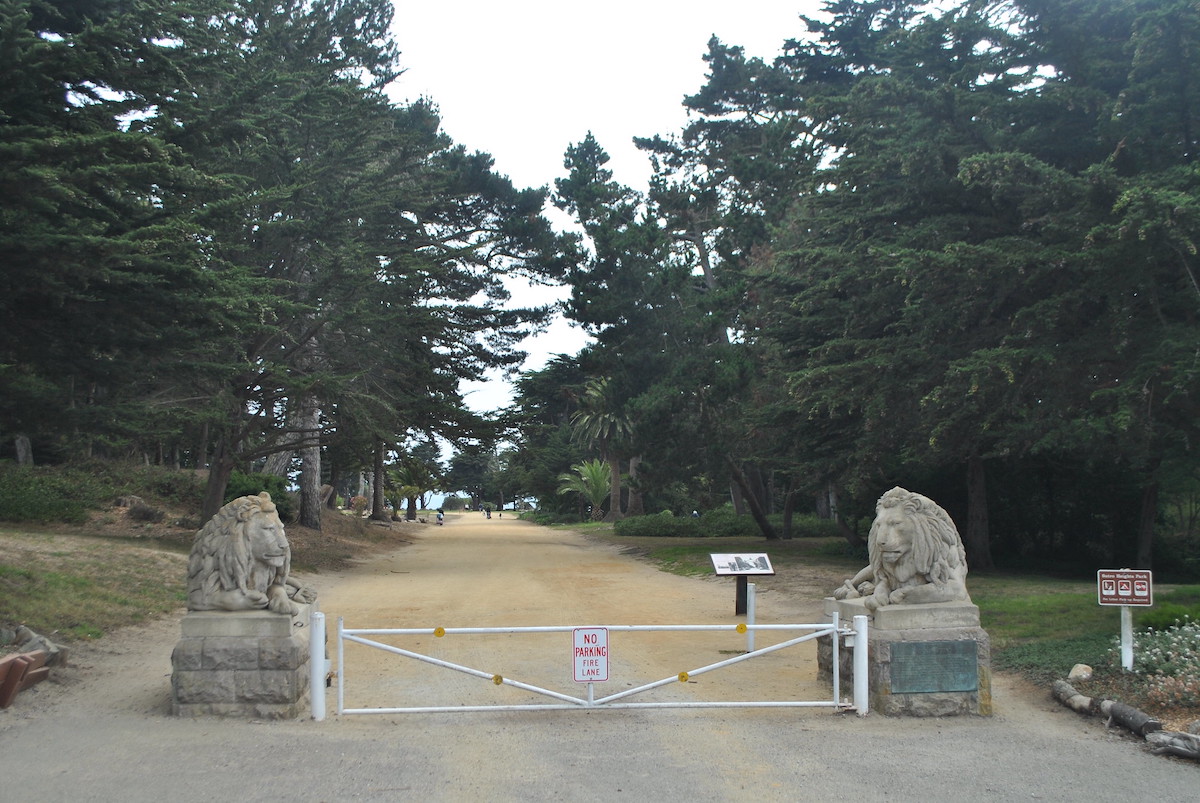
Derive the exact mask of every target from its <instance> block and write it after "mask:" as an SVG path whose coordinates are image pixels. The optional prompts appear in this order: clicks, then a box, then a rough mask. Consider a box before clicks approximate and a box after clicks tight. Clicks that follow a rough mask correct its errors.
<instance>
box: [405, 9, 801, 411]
mask: <svg viewBox="0 0 1200 803" xmlns="http://www.w3.org/2000/svg"><path fill="white" fill-rule="evenodd" d="M820 5H821V4H820V2H819V0H742V2H729V1H728V0H724V1H722V2H715V1H714V0H640V2H635V1H634V0H600V1H599V2H578V0H441V2H430V1H429V0H422V2H412V1H411V0H395V7H396V17H395V20H396V21H395V31H396V39H397V41H398V43H399V45H400V49H401V51H402V55H401V63H402V65H403V66H404V68H405V69H406V72H405V74H404V75H403V76H401V78H400V80H399V82H398V83H397V85H396V87H395V88H394V89H393V91H392V92H391V95H392V97H393V98H394V99H396V100H398V101H405V100H416V99H418V98H421V97H427V98H430V99H431V100H433V102H434V103H436V104H437V105H438V107H439V108H440V110H441V115H442V125H443V129H444V130H445V132H446V133H447V134H448V135H449V136H450V137H451V138H452V139H453V140H454V141H455V142H457V143H460V144H463V145H465V146H467V147H468V148H469V149H471V150H481V151H486V152H487V153H490V154H491V155H492V156H493V157H495V160H496V171H497V172H499V173H502V174H504V175H507V176H509V177H510V178H511V179H512V181H513V183H514V184H516V185H517V186H519V187H541V186H547V185H548V186H551V187H553V182H554V179H556V178H560V177H561V176H562V174H563V166H562V160H563V153H564V152H565V151H566V149H567V147H568V146H569V145H571V144H572V143H576V142H579V141H581V140H582V139H583V138H584V137H585V136H586V135H587V133H588V131H591V132H592V133H593V134H594V135H595V137H596V139H597V140H598V141H599V143H600V145H601V146H602V147H603V148H604V149H605V150H606V151H608V153H609V155H610V156H611V157H612V161H611V162H610V163H609V167H610V168H611V169H612V170H613V173H614V177H615V179H616V180H617V181H619V182H621V183H622V184H626V185H629V186H631V187H634V188H635V189H639V190H644V189H645V188H646V182H647V179H648V177H649V172H650V168H649V163H648V161H647V160H646V159H645V157H644V156H643V155H642V154H641V153H640V152H639V151H638V150H637V149H636V148H634V146H633V144H632V138H633V137H635V136H653V135H654V134H671V133H674V132H677V131H679V130H680V129H681V128H682V127H683V125H684V124H685V123H686V121H687V116H686V114H685V112H684V110H683V108H682V105H681V103H682V100H683V98H684V96H685V95H689V94H692V93H694V92H696V91H697V90H698V89H699V88H700V87H701V86H702V85H703V84H704V80H705V72H706V65H705V63H704V61H703V59H702V57H703V55H704V54H705V52H706V51H707V45H708V40H709V37H711V36H713V35H716V36H717V37H718V38H719V39H720V40H721V41H722V42H724V43H726V44H729V45H740V46H742V47H744V48H745V50H746V53H747V54H748V55H750V56H760V57H762V58H764V59H770V58H773V57H774V56H775V55H777V54H778V52H779V49H780V46H781V45H782V44H783V42H784V40H786V39H788V38H793V37H799V36H801V35H802V34H803V24H802V23H801V22H800V20H799V15H800V14H801V13H805V14H808V15H810V16H813V15H816V14H817V11H818V9H819V8H820ZM544 298H547V296H545V295H544V291H543V295H541V296H539V295H537V294H524V297H523V298H522V299H521V300H522V301H529V302H533V303H538V302H539V301H541V300H542V299H544ZM584 342H585V341H584V337H583V335H582V334H581V333H579V332H578V330H573V329H571V328H569V327H567V326H566V325H565V324H564V323H561V322H560V323H559V324H556V325H555V326H554V327H553V328H552V329H551V331H550V333H548V334H547V335H543V336H541V337H539V338H538V339H536V340H535V341H533V342H531V343H528V344H526V347H527V348H528V349H529V351H530V359H529V360H528V361H527V362H526V365H525V367H526V369H537V368H540V367H542V365H544V363H545V360H546V359H547V357H548V356H549V355H550V354H557V353H567V354H574V353H576V352H577V351H578V350H579V348H580V347H581V346H582V345H583V343H584ZM465 390H467V391H468V393H469V395H468V403H469V404H470V405H471V406H472V407H473V408H474V409H477V410H492V409H496V408H497V407H500V406H503V405H504V404H507V403H508V401H509V394H508V389H507V387H506V386H504V385H503V383H501V382H494V383H488V384H486V385H484V386H475V385H473V386H472V387H470V388H465Z"/></svg>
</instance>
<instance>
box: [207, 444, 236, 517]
mask: <svg viewBox="0 0 1200 803" xmlns="http://www.w3.org/2000/svg"><path fill="white" fill-rule="evenodd" d="M231 474H233V455H232V454H231V453H230V449H229V444H228V442H227V441H226V438H225V436H224V435H222V436H221V440H220V441H219V442H218V443H217V451H216V454H214V455H213V459H212V466H211V467H210V468H209V470H208V482H207V483H205V485H204V504H203V505H202V506H201V508H200V521H201V523H205V522H207V521H208V520H209V519H211V518H212V517H213V516H215V515H217V511H218V510H220V509H221V506H222V505H223V504H225V489H226V488H228V487H229V477H230V475H231Z"/></svg>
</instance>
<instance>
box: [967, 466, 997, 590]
mask: <svg viewBox="0 0 1200 803" xmlns="http://www.w3.org/2000/svg"><path fill="white" fill-rule="evenodd" d="M963 547H964V548H965V549H966V551H967V565H968V566H970V567H971V570H972V571H988V570H990V569H993V568H995V564H994V563H993V562H992V546H991V537H990V534H989V531H988V507H987V472H986V471H985V469H984V463H983V458H982V457H980V456H979V455H974V454H973V455H971V457H970V458H968V460H967V532H966V534H965V537H964V538H963Z"/></svg>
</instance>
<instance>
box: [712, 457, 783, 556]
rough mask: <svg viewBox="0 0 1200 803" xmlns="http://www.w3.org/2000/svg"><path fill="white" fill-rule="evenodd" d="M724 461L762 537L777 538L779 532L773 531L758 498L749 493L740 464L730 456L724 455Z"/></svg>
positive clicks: (769, 539)
mask: <svg viewBox="0 0 1200 803" xmlns="http://www.w3.org/2000/svg"><path fill="white" fill-rule="evenodd" d="M725 462H726V463H727V464H728V465H729V472H730V474H731V475H732V477H733V482H734V484H735V485H737V487H739V488H740V489H741V491H742V495H743V496H744V497H745V500H746V504H747V505H748V506H749V508H750V515H751V516H753V517H754V521H755V523H757V524H758V529H759V530H760V531H761V532H762V534H763V537H764V538H766V539H767V540H768V541H777V540H779V534H778V533H776V532H775V528H774V527H772V526H771V522H770V521H769V520H768V519H767V516H766V514H765V513H764V512H763V509H762V506H761V505H759V504H758V500H757V499H756V498H755V497H754V494H752V493H750V488H749V484H748V482H747V480H746V475H745V474H744V473H743V472H742V469H741V467H740V466H738V464H737V463H735V462H734V460H733V458H732V457H728V456H726V458H725Z"/></svg>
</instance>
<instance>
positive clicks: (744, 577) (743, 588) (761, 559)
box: [708, 552, 775, 616]
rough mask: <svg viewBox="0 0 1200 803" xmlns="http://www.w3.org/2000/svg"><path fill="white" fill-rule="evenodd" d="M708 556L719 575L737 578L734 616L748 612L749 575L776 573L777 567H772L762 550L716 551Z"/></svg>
mask: <svg viewBox="0 0 1200 803" xmlns="http://www.w3.org/2000/svg"><path fill="white" fill-rule="evenodd" d="M708 557H709V559H710V560H712V564H713V570H714V571H716V573H717V576H718V577H736V578H737V592H736V596H735V597H734V600H733V615H734V616H743V615H745V613H746V605H747V597H748V596H749V582H750V581H749V577H750V576H751V575H758V574H761V575H772V574H775V569H774V568H772V567H771V559H770V558H769V557H767V556H766V555H765V554H763V553H761V552H743V553H741V554H725V553H714V554H710V555H709V556H708Z"/></svg>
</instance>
